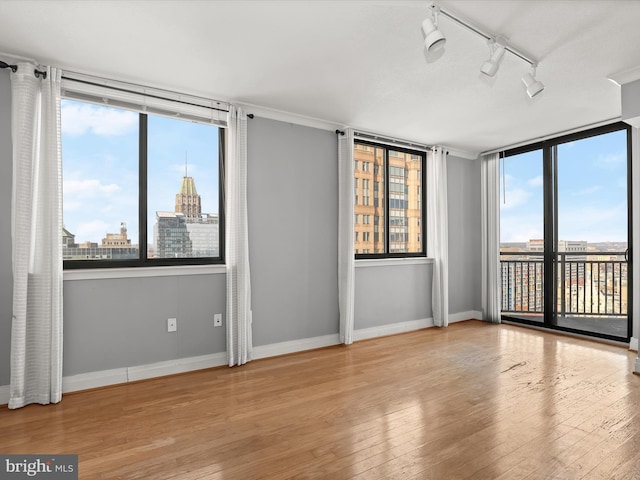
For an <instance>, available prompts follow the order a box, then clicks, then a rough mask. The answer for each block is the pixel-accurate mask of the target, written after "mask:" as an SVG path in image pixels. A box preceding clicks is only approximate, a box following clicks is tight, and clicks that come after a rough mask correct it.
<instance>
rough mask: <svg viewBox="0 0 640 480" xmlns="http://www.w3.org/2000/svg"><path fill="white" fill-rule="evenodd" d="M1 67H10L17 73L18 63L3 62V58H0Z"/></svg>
mask: <svg viewBox="0 0 640 480" xmlns="http://www.w3.org/2000/svg"><path fill="white" fill-rule="evenodd" d="M0 68H10V69H11V71H12V72H13V73H16V72H17V71H18V66H17V65H9V64H8V63H5V62H3V61H2V60H0Z"/></svg>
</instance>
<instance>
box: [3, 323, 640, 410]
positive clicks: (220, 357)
mask: <svg viewBox="0 0 640 480" xmlns="http://www.w3.org/2000/svg"><path fill="white" fill-rule="evenodd" d="M481 315H482V314H481V312H476V311H469V312H461V313H454V314H452V315H449V323H454V322H460V321H462V320H468V319H471V318H481ZM432 326H433V319H432V318H424V319H421V320H413V321H408V322H400V323H392V324H388V325H382V326H379V327H372V328H363V329H360V330H356V331H354V333H353V338H354V340H364V339H366V338H374V337H382V336H385V335H393V334H396V333H404V332H410V331H412V330H419V329H421V328H427V327H432ZM338 344H340V335H338V334H337V333H336V334H332V335H323V336H320V337H312V338H303V339H301V340H291V341H287V342H280V343H272V344H270V345H260V346H257V347H253V355H252V356H253V358H254V359H259V358H267V357H274V356H277V355H286V354H288V353H295V352H302V351H304V350H312V349H315V348H322V347H329V346H331V345H338ZM222 365H227V353H226V352H220V353H213V354H210V355H201V356H198V357H188V358H177V359H175V360H167V361H163V362H156V363H150V364H147V365H135V366H131V367H122V368H115V369H112V370H101V371H97V372H88V373H81V374H78V375H70V376H67V377H64V378H63V379H62V391H63V392H64V393H70V392H77V391H80V390H88V389H91V388H99V387H107V386H109V385H118V384H122V383H127V382H134V381H136V380H145V379H148V378H155V377H162V376H165V375H174V374H176V373H185V372H191V371H194V370H202V369H205V368H212V367H219V366H222ZM636 369H637V370H638V371H640V370H639V369H638V366H637V367H636ZM9 397H10V387H9V385H0V405H7V404H8V403H9Z"/></svg>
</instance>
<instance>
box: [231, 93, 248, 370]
mask: <svg viewBox="0 0 640 480" xmlns="http://www.w3.org/2000/svg"><path fill="white" fill-rule="evenodd" d="M227 125H228V145H227V159H226V160H227V161H226V170H225V189H226V190H225V194H226V216H225V263H226V265H227V357H228V360H229V366H230V367H233V366H234V365H243V364H245V363H247V362H248V361H249V360H251V350H252V347H253V344H252V334H251V274H250V270H249V228H248V221H247V116H246V115H245V113H244V111H243V110H242V108H236V107H235V106H233V105H231V106H230V107H229V116H228V122H227Z"/></svg>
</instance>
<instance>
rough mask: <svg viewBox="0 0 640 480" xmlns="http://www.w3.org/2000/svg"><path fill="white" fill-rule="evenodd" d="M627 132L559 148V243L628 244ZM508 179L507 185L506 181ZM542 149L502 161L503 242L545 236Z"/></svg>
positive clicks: (501, 211) (501, 233) (501, 223)
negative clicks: (608, 242) (563, 241)
mask: <svg viewBox="0 0 640 480" xmlns="http://www.w3.org/2000/svg"><path fill="white" fill-rule="evenodd" d="M626 161H627V144H626V131H624V130H623V131H618V132H612V133H609V134H605V135H599V136H596V137H591V138H587V139H583V140H578V141H574V142H569V143H565V144H561V145H559V146H558V230H559V231H558V239H559V240H586V241H588V242H604V241H614V242H626V241H627V185H626V181H627V162H626ZM503 181H504V183H503ZM543 208H544V207H543V185H542V151H534V152H528V153H524V154H521V155H517V156H512V157H507V158H505V159H503V160H502V164H501V169H500V240H501V242H526V241H527V240H529V239H532V238H542V235H543V227H544V225H543Z"/></svg>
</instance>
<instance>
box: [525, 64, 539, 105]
mask: <svg viewBox="0 0 640 480" xmlns="http://www.w3.org/2000/svg"><path fill="white" fill-rule="evenodd" d="M536 67H537V64H535V63H534V64H532V65H531V72H529V73H527V74H526V75H525V76H524V77H522V82H523V83H524V85H525V87H527V95H529V97H531V98H533V97H535V96H536V95H538V94H539V93H541V92H542V91H543V90H544V84H543V83H542V82H541V81H539V80H536Z"/></svg>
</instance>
